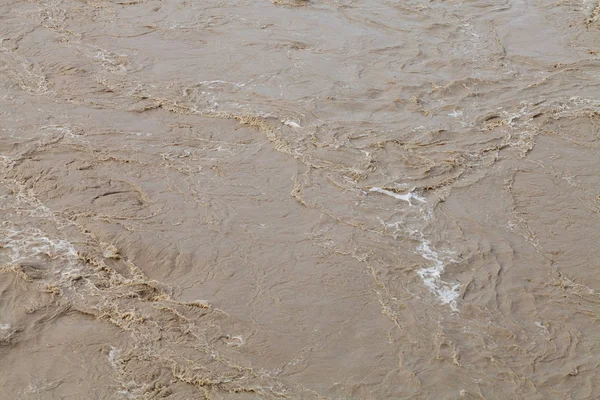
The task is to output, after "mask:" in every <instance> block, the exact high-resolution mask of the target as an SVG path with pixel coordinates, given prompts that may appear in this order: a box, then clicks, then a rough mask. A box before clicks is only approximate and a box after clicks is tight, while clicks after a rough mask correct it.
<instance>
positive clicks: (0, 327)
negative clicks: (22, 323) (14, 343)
mask: <svg viewBox="0 0 600 400" xmlns="http://www.w3.org/2000/svg"><path fill="white" fill-rule="evenodd" d="M10 328H12V325H11V324H0V331H7V330H9V329H10Z"/></svg>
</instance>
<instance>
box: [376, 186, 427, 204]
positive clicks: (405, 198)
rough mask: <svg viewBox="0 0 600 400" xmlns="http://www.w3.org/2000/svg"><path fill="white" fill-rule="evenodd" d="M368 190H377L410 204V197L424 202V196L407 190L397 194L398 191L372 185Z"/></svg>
mask: <svg viewBox="0 0 600 400" xmlns="http://www.w3.org/2000/svg"><path fill="white" fill-rule="evenodd" d="M369 192H377V193H381V194H385V195H387V196H391V197H394V198H396V199H398V200H403V201H406V202H407V203H408V204H410V205H412V202H411V200H412V199H415V200H417V201H419V202H421V203H425V202H426V200H425V198H424V197H421V196H419V195H417V194H414V193H413V192H408V193H407V194H399V193H395V192H392V191H390V190H385V189H382V188H379V187H372V188H371V189H369Z"/></svg>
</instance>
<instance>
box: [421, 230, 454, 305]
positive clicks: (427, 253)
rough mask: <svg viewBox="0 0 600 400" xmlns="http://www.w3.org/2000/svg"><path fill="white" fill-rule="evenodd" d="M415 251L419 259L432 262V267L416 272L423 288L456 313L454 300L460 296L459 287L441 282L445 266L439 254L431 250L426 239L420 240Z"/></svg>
mask: <svg viewBox="0 0 600 400" xmlns="http://www.w3.org/2000/svg"><path fill="white" fill-rule="evenodd" d="M417 251H418V252H419V254H421V257H423V258H424V259H426V260H429V261H432V262H433V265H432V266H430V267H426V268H421V269H420V270H418V271H417V274H419V276H420V277H421V279H422V280H423V283H424V284H425V286H427V287H428V288H429V290H431V291H432V292H433V293H435V294H436V295H437V296H438V298H439V300H440V301H441V302H442V303H443V304H448V305H449V306H450V308H452V310H453V311H458V308H457V306H456V299H458V296H459V294H460V292H459V288H460V285H459V284H454V285H453V284H450V283H447V282H444V280H442V274H443V273H444V270H445V269H446V265H445V263H444V261H442V257H441V256H440V254H439V253H438V252H437V251H435V250H433V249H432V248H431V243H430V242H429V241H428V240H426V239H422V241H421V244H420V245H419V246H418V247H417Z"/></svg>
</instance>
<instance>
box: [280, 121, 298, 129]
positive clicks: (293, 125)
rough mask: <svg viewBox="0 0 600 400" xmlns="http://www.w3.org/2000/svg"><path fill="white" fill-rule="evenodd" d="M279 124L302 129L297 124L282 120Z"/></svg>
mask: <svg viewBox="0 0 600 400" xmlns="http://www.w3.org/2000/svg"><path fill="white" fill-rule="evenodd" d="M281 123H282V124H284V125H286V126H289V127H291V128H302V127H301V126H300V125H299V124H298V123H297V122H294V121H288V120H283V121H281Z"/></svg>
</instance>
